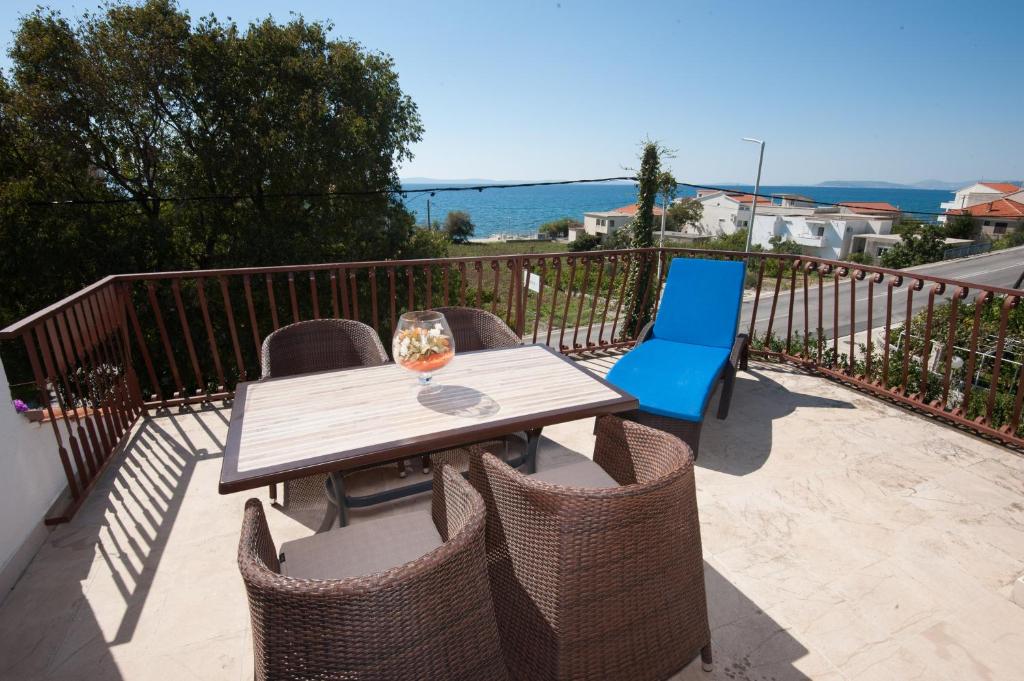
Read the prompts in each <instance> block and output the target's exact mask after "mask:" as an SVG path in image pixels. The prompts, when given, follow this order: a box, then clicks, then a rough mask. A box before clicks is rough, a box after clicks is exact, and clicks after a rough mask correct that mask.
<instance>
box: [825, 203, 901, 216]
mask: <svg viewBox="0 0 1024 681" xmlns="http://www.w3.org/2000/svg"><path fill="white" fill-rule="evenodd" d="M839 208H840V211H841V212H843V213H857V214H858V215H881V216H888V217H891V218H893V219H896V218H899V216H900V209H899V206H894V205H892V204H891V203H889V202H888V201H844V202H842V203H840V204H839Z"/></svg>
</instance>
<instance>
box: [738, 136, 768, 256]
mask: <svg viewBox="0 0 1024 681" xmlns="http://www.w3.org/2000/svg"><path fill="white" fill-rule="evenodd" d="M743 141H744V142H753V143H754V144H760V145H761V157H760V158H759V159H758V161H757V180H756V181H755V182H754V197H753V198H754V200H753V201H751V203H750V224H749V225H747V247H746V248H745V249H744V250H745V251H747V252H750V241H751V239H752V238H753V236H754V218H755V217H756V216H757V195H758V194H760V193H761V165H762V164H764V140H759V139H754V138H753V137H744V138H743Z"/></svg>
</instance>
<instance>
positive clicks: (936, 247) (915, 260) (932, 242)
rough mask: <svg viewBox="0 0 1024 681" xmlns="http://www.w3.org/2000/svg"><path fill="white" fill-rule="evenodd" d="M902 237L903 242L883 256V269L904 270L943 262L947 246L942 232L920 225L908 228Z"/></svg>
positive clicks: (932, 227) (935, 228)
mask: <svg viewBox="0 0 1024 681" xmlns="http://www.w3.org/2000/svg"><path fill="white" fill-rule="evenodd" d="M902 236H903V239H902V241H900V242H899V243H897V244H895V245H894V246H893V247H892V248H890V249H889V250H887V251H886V252H885V253H883V254H882V258H881V261H882V266H883V267H890V268H893V269H902V268H904V267H913V266H914V265H923V264H925V263H929V262H935V261H936V260H942V253H943V251H944V250H945V248H946V246H945V243H944V242H943V241H942V232H941V231H940V230H939V229H938V228H937V227H934V226H930V225H919V226H918V227H916V228H907V229H905V230H904V231H903V233H902Z"/></svg>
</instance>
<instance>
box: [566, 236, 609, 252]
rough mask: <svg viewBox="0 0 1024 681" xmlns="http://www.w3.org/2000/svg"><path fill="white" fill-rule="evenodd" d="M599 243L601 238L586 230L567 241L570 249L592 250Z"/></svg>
mask: <svg viewBox="0 0 1024 681" xmlns="http://www.w3.org/2000/svg"><path fill="white" fill-rule="evenodd" d="M600 245H601V238H600V237H598V236H594V235H593V234H587V233H586V232H584V233H582V234H579V235H577V236H576V238H575V239H573V240H572V241H570V242H569V250H570V251H593V250H594V249H596V248H598V247H599V246H600Z"/></svg>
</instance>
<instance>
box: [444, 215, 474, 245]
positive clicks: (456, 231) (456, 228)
mask: <svg viewBox="0 0 1024 681" xmlns="http://www.w3.org/2000/svg"><path fill="white" fill-rule="evenodd" d="M475 229H476V225H474V224H473V220H472V219H471V218H470V217H469V213H467V212H466V211H464V210H452V211H448V215H447V216H446V217H445V219H444V233H445V234H447V235H448V240H449V241H451V242H452V243H453V244H464V243H466V242H467V241H469V237H471V236H473V231H474V230H475Z"/></svg>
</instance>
